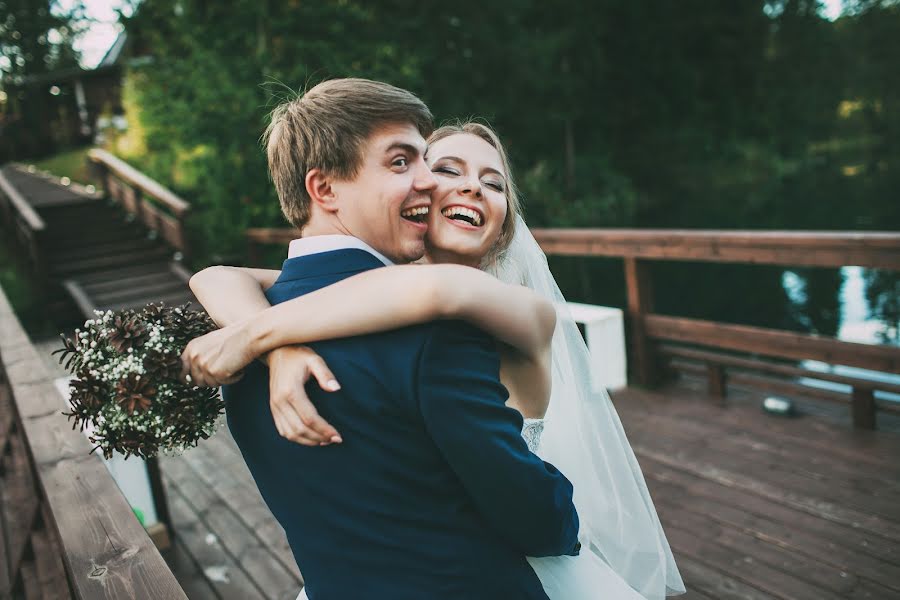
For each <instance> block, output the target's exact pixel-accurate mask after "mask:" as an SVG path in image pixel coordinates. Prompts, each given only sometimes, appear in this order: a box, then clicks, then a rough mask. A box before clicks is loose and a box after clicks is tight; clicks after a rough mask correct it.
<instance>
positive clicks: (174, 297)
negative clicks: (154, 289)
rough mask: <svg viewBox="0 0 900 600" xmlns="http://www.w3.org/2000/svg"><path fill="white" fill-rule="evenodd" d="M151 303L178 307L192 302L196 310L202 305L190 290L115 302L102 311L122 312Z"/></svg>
mask: <svg viewBox="0 0 900 600" xmlns="http://www.w3.org/2000/svg"><path fill="white" fill-rule="evenodd" d="M150 302H165V304H166V306H178V305H180V304H184V303H185V302H191V307H192V308H194V309H197V308H200V303H199V302H197V299H196V298H194V295H193V294H191V293H190V291H188V290H184V291H180V292H173V293H171V294H166V295H163V296H155V297H144V298H141V299H139V300H131V301H128V302H113V303H110V304H105V305H103V307H102V308H101V309H100V310H122V309H125V308H143V307H144V306H146V305H147V304H149V303H150Z"/></svg>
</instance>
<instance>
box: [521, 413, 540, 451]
mask: <svg viewBox="0 0 900 600" xmlns="http://www.w3.org/2000/svg"><path fill="white" fill-rule="evenodd" d="M543 432H544V420H543V419H525V424H524V425H522V437H523V438H525V443H526V444H528V449H529V450H531V451H532V452H537V449H538V446H540V445H541V434H542V433H543Z"/></svg>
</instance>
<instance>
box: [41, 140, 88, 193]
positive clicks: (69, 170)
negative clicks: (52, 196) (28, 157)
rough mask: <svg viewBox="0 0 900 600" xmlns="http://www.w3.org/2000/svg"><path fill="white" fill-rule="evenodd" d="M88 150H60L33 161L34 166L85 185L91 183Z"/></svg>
mask: <svg viewBox="0 0 900 600" xmlns="http://www.w3.org/2000/svg"><path fill="white" fill-rule="evenodd" d="M88 150H90V148H78V149H76V150H68V151H66V152H61V153H60V154H55V155H53V156H51V157H49V158H45V159H43V160H40V161H38V162H36V163H34V166H36V167H37V168H38V169H41V170H42V171H47V172H49V173H52V174H53V175H56V176H57V177H68V178H69V179H71V180H72V181H74V182H76V183H81V184H84V185H87V184H89V183H92V181H91V176H90V171H89V170H88V161H87V153H88Z"/></svg>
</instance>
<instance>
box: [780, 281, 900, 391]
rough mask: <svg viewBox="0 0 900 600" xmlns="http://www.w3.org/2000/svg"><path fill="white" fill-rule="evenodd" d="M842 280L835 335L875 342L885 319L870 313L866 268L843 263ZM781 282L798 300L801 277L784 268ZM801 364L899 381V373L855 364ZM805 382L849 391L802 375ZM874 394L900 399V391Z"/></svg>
mask: <svg viewBox="0 0 900 600" xmlns="http://www.w3.org/2000/svg"><path fill="white" fill-rule="evenodd" d="M841 275H842V276H843V280H844V282H843V284H842V285H841V290H840V306H841V319H840V325H839V327H838V332H837V338H838V339H841V340H844V341H848V342H860V343H864V344H878V343H881V339H880V338H879V336H878V333H879V332H880V331H883V330H884V329H885V327H886V326H887V325H886V323H884V322H883V321H880V320H878V319H873V318H871V317H870V316H869V303H868V301H867V300H866V295H865V291H866V281H865V277H864V275H865V269H863V268H862V267H843V268H842V269H841ZM782 285H783V286H784V289H785V292H786V293H787V295H788V298H790V299H791V300H792V301H795V302H799V297H800V295H801V294H802V293H803V292H802V281H801V280H800V278H799V277H798V276H797V275H796V274H795V273H793V272H792V271H785V273H784V275H783V277H782ZM802 366H803V367H805V368H808V369H811V370H814V371H820V372H832V373H835V374H839V375H848V376H853V377H860V378H863V379H870V380H872V381H884V382H888V383H894V384H898V385H900V375H893V374H889V373H881V372H878V371H869V370H867V369H859V368H855V367H845V366H842V365H834V366H832V365H827V364H825V363H821V362H818V361H812V360H807V361H803V363H802ZM800 382H801V383H802V384H804V385H809V386H811V387H817V388H821V389H829V390H835V391H841V392H849V391H850V386H847V385H841V384H837V383H831V382H826V381H819V380H815V379H801V380H800ZM875 397H876V398H879V399H882V400H891V401H894V402H900V394H892V393H888V392H880V391H878V392H875Z"/></svg>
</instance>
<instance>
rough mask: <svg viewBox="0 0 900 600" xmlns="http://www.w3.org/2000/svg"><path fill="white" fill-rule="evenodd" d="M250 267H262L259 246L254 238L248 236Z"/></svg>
mask: <svg viewBox="0 0 900 600" xmlns="http://www.w3.org/2000/svg"><path fill="white" fill-rule="evenodd" d="M246 266H248V267H256V268H258V267H260V257H259V244H258V243H256V240H255V239H253V237H252V236H249V235H248V236H247V264H246Z"/></svg>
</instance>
